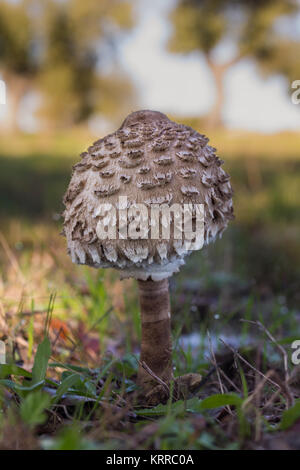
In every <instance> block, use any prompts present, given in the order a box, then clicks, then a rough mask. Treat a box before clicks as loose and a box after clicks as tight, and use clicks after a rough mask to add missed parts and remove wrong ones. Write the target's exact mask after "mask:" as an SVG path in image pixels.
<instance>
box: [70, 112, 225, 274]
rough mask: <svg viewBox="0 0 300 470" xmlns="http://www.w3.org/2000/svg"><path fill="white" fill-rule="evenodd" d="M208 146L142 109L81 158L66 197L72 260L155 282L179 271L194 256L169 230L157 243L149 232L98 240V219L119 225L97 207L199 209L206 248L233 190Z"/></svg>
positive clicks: (111, 213) (110, 213) (222, 221)
mask: <svg viewBox="0 0 300 470" xmlns="http://www.w3.org/2000/svg"><path fill="white" fill-rule="evenodd" d="M208 141H209V139H208V138H207V137H205V136H204V135H202V134H199V133H198V132H196V131H195V130H193V129H192V128H191V127H189V126H185V125H183V124H177V123H175V122H173V121H171V120H170V119H168V117H167V116H166V115H164V114H162V113H160V112H157V111H149V110H142V111H136V112H134V113H131V114H130V115H129V116H128V117H127V118H126V119H125V121H124V122H123V124H122V125H121V127H120V128H119V129H118V130H117V131H116V132H114V133H112V134H109V135H107V136H106V137H104V138H102V139H100V140H97V141H96V142H95V143H94V144H93V145H92V146H91V147H89V148H88V150H87V151H86V152H84V153H82V154H81V161H80V162H79V163H77V164H76V165H74V167H73V173H72V177H71V181H70V184H69V187H68V190H67V192H66V194H65V196H64V204H65V211H64V214H63V215H64V230H63V233H64V234H65V236H66V238H67V244H68V249H69V253H70V255H71V258H72V261H73V262H74V263H77V264H87V265H89V266H93V267H96V268H107V267H113V268H116V269H118V270H120V271H121V274H122V276H123V277H134V278H136V279H142V280H146V279H152V280H154V281H158V280H161V279H164V278H167V277H169V276H171V275H172V274H173V273H174V272H175V271H178V270H179V267H180V265H182V264H183V263H184V257H185V256H186V255H187V254H190V253H191V252H192V249H191V241H190V240H187V239H186V238H185V236H184V235H183V239H182V241H181V240H178V239H175V238H174V236H173V235H172V233H173V232H172V229H171V230H170V232H171V233H170V237H169V238H167V239H163V238H162V234H161V233H160V235H159V237H158V238H157V239H153V238H151V236H150V235H149V234H148V236H147V237H144V238H139V239H130V238H127V239H124V238H120V237H117V238H116V239H107V238H106V237H101V234H100V235H99V230H97V226H98V223H99V221H101V223H102V224H103V223H104V224H106V226H107V227H110V228H112V227H118V228H120V226H121V222H120V220H121V219H118V217H116V214H115V212H114V211H112V210H107V211H106V213H103V211H102V209H101V210H100V209H99V208H100V207H103V205H105V204H111V205H112V207H115V208H116V209H117V210H120V209H123V210H126V209H127V210H128V211H129V210H130V208H135V207H136V204H141V203H142V204H144V205H145V206H146V207H147V208H149V210H151V207H154V206H153V205H155V204H160V205H161V204H165V205H167V206H169V207H171V206H172V205H173V204H180V205H181V206H182V205H183V204H189V205H190V206H191V205H193V204H194V205H195V204H204V209H205V214H204V243H205V244H208V243H209V242H211V241H213V240H214V239H215V238H216V236H218V235H221V234H222V232H223V231H224V230H225V228H226V227H227V225H228V222H229V220H230V219H232V218H233V207H232V189H231V185H230V182H229V175H228V174H227V173H226V172H225V171H224V170H223V169H222V168H221V165H222V163H223V161H222V160H220V159H219V158H218V157H217V156H216V154H215V151H216V149H215V148H213V147H211V146H210V145H208ZM120 196H122V197H123V199H122V201H125V206H122V204H123V203H122V204H120V201H121V199H120ZM125 196H126V198H127V199H125V198H124V197H125ZM107 207H108V208H109V206H107ZM193 217H194V215H193ZM171 223H173V224H174V220H172V222H171ZM126 224H128V219H126ZM149 230H150V227H149ZM201 247H202V244H201V246H199V247H198V248H201ZM193 249H195V248H193Z"/></svg>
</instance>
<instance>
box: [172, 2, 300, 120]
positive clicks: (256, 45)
mask: <svg viewBox="0 0 300 470" xmlns="http://www.w3.org/2000/svg"><path fill="white" fill-rule="evenodd" d="M299 10H300V5H299V2H298V0H178V2H177V5H176V7H175V9H174V10H173V11H172V13H171V22H172V24H173V27H174V29H173V34H172V36H171V38H170V41H169V45H168V46H169V49H170V50H171V51H172V52H181V53H188V52H192V51H201V52H202V53H203V54H204V56H205V58H206V61H207V64H208V66H209V67H210V70H211V73H212V75H213V77H214V81H215V85H216V100H215V104H214V106H213V108H212V110H211V112H210V113H209V116H208V124H209V125H210V126H213V127H216V126H220V125H221V124H222V109H223V103H224V75H225V73H226V71H227V70H228V69H229V68H230V67H231V66H233V65H235V64H236V63H238V62H239V61H240V60H241V59H244V58H246V57H248V58H252V59H254V60H256V62H257V63H258V65H259V66H260V68H261V70H262V71H263V72H265V73H283V74H285V75H286V76H288V77H289V78H290V79H292V77H293V79H296V78H297V77H298V78H299V72H297V70H299V68H300V61H299V46H300V40H299V41H297V40H295V39H293V38H292V37H291V36H290V37H288V36H289V35H287V34H286V35H283V32H282V31H281V29H280V20H281V19H283V18H284V19H286V18H292V16H293V15H294V14H295V13H296V12H299ZM224 42H227V44H230V45H231V47H232V48H233V49H234V50H235V54H234V56H233V57H232V58H231V59H230V60H225V61H220V60H217V59H216V56H217V51H218V47H219V46H220V45H221V44H222V43H223V44H224ZM297 50H298V54H297V52H296V51H297ZM219 52H220V48H219ZM296 72H297V73H298V75H295V74H296Z"/></svg>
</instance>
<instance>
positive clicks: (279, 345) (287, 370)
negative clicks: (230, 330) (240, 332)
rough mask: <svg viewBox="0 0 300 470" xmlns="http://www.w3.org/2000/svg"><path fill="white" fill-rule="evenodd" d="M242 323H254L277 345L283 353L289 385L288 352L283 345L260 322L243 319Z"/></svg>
mask: <svg viewBox="0 0 300 470" xmlns="http://www.w3.org/2000/svg"><path fill="white" fill-rule="evenodd" d="M241 321H242V322H247V323H252V325H256V326H258V327H259V328H260V329H261V330H263V331H264V332H265V333H266V335H267V336H268V337H269V339H270V340H271V341H272V342H273V343H274V344H275V346H276V347H277V348H278V349H279V351H280V352H281V354H282V356H283V365H284V373H285V382H286V383H288V381H289V378H290V374H289V368H288V354H287V352H286V350H285V349H284V348H283V347H282V346H281V344H279V343H278V342H277V341H276V339H275V338H274V336H273V335H272V333H270V331H269V330H268V329H267V328H266V327H265V326H264V325H263V324H262V323H261V322H260V321H259V320H256V321H253V320H245V319H241Z"/></svg>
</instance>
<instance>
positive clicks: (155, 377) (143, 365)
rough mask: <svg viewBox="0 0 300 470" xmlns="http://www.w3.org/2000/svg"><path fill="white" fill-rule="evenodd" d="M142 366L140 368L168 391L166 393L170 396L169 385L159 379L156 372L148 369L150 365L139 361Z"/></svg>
mask: <svg viewBox="0 0 300 470" xmlns="http://www.w3.org/2000/svg"><path fill="white" fill-rule="evenodd" d="M139 363H140V364H141V366H142V368H143V369H144V370H145V371H146V372H147V373H148V374H149V375H151V377H153V378H154V379H155V380H156V381H157V382H158V383H159V384H160V385H161V386H162V387H163V388H164V390H165V391H166V392H167V393H168V395H169V396H170V388H169V386H168V385H167V384H166V383H165V382H164V381H163V380H161V379H160V378H159V377H158V376H157V375H156V374H154V372H153V371H152V370H151V369H150V367H149V366H148V365H147V364H146V362H145V361H142V362H139Z"/></svg>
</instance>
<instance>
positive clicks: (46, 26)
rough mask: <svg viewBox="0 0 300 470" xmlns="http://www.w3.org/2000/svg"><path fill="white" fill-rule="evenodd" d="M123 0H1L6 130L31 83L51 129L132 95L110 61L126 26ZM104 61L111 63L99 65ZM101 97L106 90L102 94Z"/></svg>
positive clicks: (112, 108)
mask: <svg viewBox="0 0 300 470" xmlns="http://www.w3.org/2000/svg"><path fill="white" fill-rule="evenodd" d="M132 25H133V20H132V11H131V4H130V3H129V2H128V1H125V0H43V2H41V1H40V0H17V1H14V2H11V1H10V0H0V72H1V74H2V75H3V77H4V80H5V81H6V82H7V88H8V96H9V105H10V106H9V116H8V117H7V119H6V128H10V129H11V130H16V127H17V111H18V108H19V105H20V101H21V99H22V98H23V96H24V93H25V92H26V91H28V89H29V87H32V88H34V89H36V90H39V91H41V92H42V95H43V101H42V106H41V110H40V117H42V119H43V120H44V122H46V123H47V126H49V127H65V126H70V125H73V124H75V123H79V122H82V121H85V120H87V119H88V118H89V117H90V116H91V115H92V113H93V112H94V111H97V110H98V111H99V110H101V111H104V112H106V111H107V109H106V108H107V107H108V108H109V109H108V112H109V113H110V114H112V113H113V111H116V110H117V109H118V108H117V106H112V101H113V100H115V101H116V102H118V101H119V102H120V100H124V101H126V100H127V99H128V98H129V97H130V96H131V88H130V84H129V80H128V79H127V77H125V75H124V74H122V73H120V71H119V70H118V67H117V63H116V60H115V58H116V55H117V54H116V52H117V47H116V42H117V41H118V40H119V38H120V35H121V34H122V32H123V31H125V30H126V29H128V28H130V27H132ZM105 62H108V63H109V67H110V69H111V70H110V72H108V71H107V69H108V68H109V67H107V66H106V65H105ZM104 95H105V96H104Z"/></svg>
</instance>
